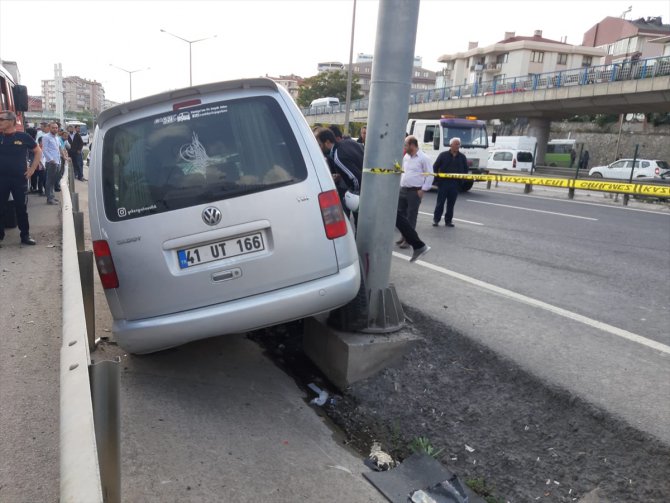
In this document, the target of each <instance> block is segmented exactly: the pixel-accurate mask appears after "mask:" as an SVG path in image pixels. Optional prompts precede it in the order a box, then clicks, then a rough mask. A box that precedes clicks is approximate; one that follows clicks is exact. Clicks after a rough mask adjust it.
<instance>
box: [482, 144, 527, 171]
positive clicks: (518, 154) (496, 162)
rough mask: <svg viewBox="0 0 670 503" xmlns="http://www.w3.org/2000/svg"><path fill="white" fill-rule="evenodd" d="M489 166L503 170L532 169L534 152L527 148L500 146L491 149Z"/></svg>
mask: <svg viewBox="0 0 670 503" xmlns="http://www.w3.org/2000/svg"><path fill="white" fill-rule="evenodd" d="M487 167H488V168H489V169H499V170H503V171H530V170H531V169H532V168H533V154H532V153H531V152H528V151H525V150H515V149H508V148H500V149H494V150H491V153H490V154H489V159H488V164H487Z"/></svg>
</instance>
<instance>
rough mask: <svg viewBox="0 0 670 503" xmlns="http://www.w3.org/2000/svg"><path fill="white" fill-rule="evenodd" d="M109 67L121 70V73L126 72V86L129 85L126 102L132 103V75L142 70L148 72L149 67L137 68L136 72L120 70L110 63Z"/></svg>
mask: <svg viewBox="0 0 670 503" xmlns="http://www.w3.org/2000/svg"><path fill="white" fill-rule="evenodd" d="M109 66H113V67H114V68H116V69H117V70H121V71H122V72H126V73H127V74H128V84H129V87H130V88H129V90H128V94H129V100H128V101H133V73H136V72H141V71H143V70H150V67H147V68H138V69H137V70H126V69H125V68H121V67H120V66H116V65H113V64H111V63H110V64H109Z"/></svg>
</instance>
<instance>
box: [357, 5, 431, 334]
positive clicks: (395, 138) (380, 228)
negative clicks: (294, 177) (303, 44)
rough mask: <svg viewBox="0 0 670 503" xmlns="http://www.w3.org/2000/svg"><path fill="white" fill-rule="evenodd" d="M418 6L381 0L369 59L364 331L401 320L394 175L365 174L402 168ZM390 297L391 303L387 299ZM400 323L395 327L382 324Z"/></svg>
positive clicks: (362, 241) (362, 218)
mask: <svg viewBox="0 0 670 503" xmlns="http://www.w3.org/2000/svg"><path fill="white" fill-rule="evenodd" d="M418 17H419V0H385V1H383V2H380V3H379V14H378V21H377V35H376V42H375V54H374V59H373V63H372V78H371V83H370V99H369V103H370V108H369V114H368V131H369V132H370V134H368V136H367V140H366V143H365V145H366V146H365V157H364V159H363V171H364V172H363V183H362V187H361V198H360V212H359V217H358V230H357V233H356V244H357V247H358V253H359V256H360V258H361V260H362V264H363V274H364V276H365V281H366V288H367V290H368V298H369V307H368V327H369V328H368V331H377V332H383V331H386V332H390V331H393V330H398V329H399V328H401V326H402V323H403V322H404V319H403V316H399V315H395V316H394V315H393V313H390V314H389V312H388V311H389V310H393V309H400V312H402V306H401V305H400V303H399V302H394V301H393V296H394V293H395V290H394V289H393V287H392V286H391V287H390V286H389V275H390V270H391V253H392V250H393V235H394V234H393V233H394V227H395V219H396V213H397V211H398V194H399V192H400V173H394V174H374V173H372V172H371V171H370V169H371V168H387V169H391V168H393V166H394V164H395V163H401V162H402V149H403V141H404V137H405V124H406V122H407V113H408V110H409V100H408V98H409V93H410V88H411V77H412V67H413V61H414V45H415V42H416V28H417V22H418ZM389 297H391V299H389ZM393 318H396V319H397V318H400V323H401V325H400V326H388V324H387V321H388V320H389V319H393Z"/></svg>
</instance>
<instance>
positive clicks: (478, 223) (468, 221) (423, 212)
mask: <svg viewBox="0 0 670 503" xmlns="http://www.w3.org/2000/svg"><path fill="white" fill-rule="evenodd" d="M419 215H426V216H429V217H430V218H433V214H432V213H428V212H427V211H420V212H419ZM454 220H455V221H456V222H463V223H466V224H471V225H484V224H483V223H481V222H473V221H472V220H463V219H462V218H454Z"/></svg>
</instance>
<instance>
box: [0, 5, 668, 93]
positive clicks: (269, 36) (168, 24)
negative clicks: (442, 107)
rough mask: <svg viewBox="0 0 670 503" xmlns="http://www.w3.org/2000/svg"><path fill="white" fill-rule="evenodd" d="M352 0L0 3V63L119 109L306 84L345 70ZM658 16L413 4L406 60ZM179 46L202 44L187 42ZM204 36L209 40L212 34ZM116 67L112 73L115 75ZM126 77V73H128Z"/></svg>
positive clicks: (364, 12)
mask: <svg viewBox="0 0 670 503" xmlns="http://www.w3.org/2000/svg"><path fill="white" fill-rule="evenodd" d="M353 5H354V1H353V0H334V1H331V0H204V1H202V0H192V1H186V0H115V1H107V0H88V1H86V0H58V1H54V0H50V1H43V0H0V58H1V59H4V60H9V61H16V62H17V63H18V65H19V71H20V73H21V83H22V84H24V85H27V86H28V92H29V94H30V95H37V96H39V95H40V94H41V81H42V80H46V79H53V78H54V64H56V63H61V64H62V68H63V76H64V77H68V76H75V75H76V76H79V77H82V78H85V79H89V80H96V81H98V82H101V83H102V85H103V87H104V89H105V97H106V98H107V99H109V100H112V101H117V102H122V101H127V100H128V98H129V91H130V89H129V87H130V80H131V78H132V94H133V98H134V99H137V98H140V97H143V96H148V95H151V94H156V93H159V92H162V91H165V90H168V89H177V88H182V87H187V86H188V85H189V45H190V47H191V49H192V71H193V84H194V85H197V84H202V83H207V82H215V81H220V80H230V79H236V78H244V77H259V76H265V75H268V76H271V77H278V76H279V75H289V74H295V75H299V76H301V77H310V76H312V75H315V74H316V73H317V65H318V63H319V62H323V61H340V62H342V63H348V62H349V51H350V41H351V25H352V13H353ZM629 7H632V9H631V11H630V12H628V13H627V14H626V18H627V19H638V18H640V17H651V16H662V17H663V22H664V23H666V24H668V23H670V0H645V1H637V0H622V1H620V0H580V1H575V0H563V1H554V0H541V1H538V0H495V1H489V0H463V1H455V0H421V1H420V2H419V20H418V26H417V37H416V46H415V55H416V56H421V57H422V58H423V67H424V68H427V69H430V70H434V71H437V70H440V68H441V67H442V64H441V63H438V62H437V59H438V58H439V57H440V56H441V55H443V54H452V53H455V52H462V51H466V50H467V47H468V42H470V41H472V42H478V43H479V46H480V47H483V46H487V45H490V44H494V43H496V42H499V41H500V40H502V39H503V38H504V34H505V32H508V31H510V32H515V33H516V35H517V36H532V35H533V32H534V31H535V30H542V34H543V37H545V38H548V39H552V40H562V39H564V38H565V37H567V43H569V44H575V45H579V44H581V42H582V38H583V35H584V33H585V32H586V31H587V30H589V29H590V28H591V27H593V26H594V25H595V24H596V23H598V22H599V21H601V20H602V19H604V18H605V17H607V16H612V17H621V15H622V13H624V11H626V10H627V9H628V8H629ZM378 9H379V1H378V0H357V2H356V23H355V31H354V61H356V55H357V54H358V53H365V54H374V51H375V37H376V30H377V14H378ZM161 29H163V30H166V31H167V32H170V33H173V34H175V35H177V36H179V37H181V38H184V39H186V40H197V39H207V40H202V41H200V42H195V43H193V44H188V43H187V42H184V41H182V40H179V39H178V38H175V37H173V36H171V35H168V34H166V33H164V32H161ZM209 37H212V38H209ZM119 68H121V69H119ZM135 70H138V71H135ZM128 72H133V73H132V74H129V73H128Z"/></svg>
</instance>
